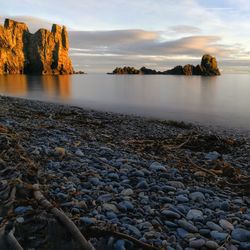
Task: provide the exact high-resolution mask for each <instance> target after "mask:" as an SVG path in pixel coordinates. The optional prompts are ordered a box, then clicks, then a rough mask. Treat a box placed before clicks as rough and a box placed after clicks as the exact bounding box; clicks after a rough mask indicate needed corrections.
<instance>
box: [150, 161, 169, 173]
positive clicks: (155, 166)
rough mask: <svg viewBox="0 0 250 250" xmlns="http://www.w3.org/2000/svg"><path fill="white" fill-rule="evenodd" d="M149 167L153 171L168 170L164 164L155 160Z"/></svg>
mask: <svg viewBox="0 0 250 250" xmlns="http://www.w3.org/2000/svg"><path fill="white" fill-rule="evenodd" d="M149 169H150V170H151V171H166V168H165V167H164V166H162V164H160V163H159V162H153V163H152V164H151V165H150V166H149Z"/></svg>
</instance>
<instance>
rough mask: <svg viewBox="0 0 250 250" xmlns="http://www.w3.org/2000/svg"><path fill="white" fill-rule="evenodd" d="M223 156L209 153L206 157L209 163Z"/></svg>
mask: <svg viewBox="0 0 250 250" xmlns="http://www.w3.org/2000/svg"><path fill="white" fill-rule="evenodd" d="M220 156H221V155H220V154H219V153H218V152H216V151H213V152H209V153H207V154H206V155H205V158H206V160H209V161H214V160H217V159H218V158H219V157H220Z"/></svg>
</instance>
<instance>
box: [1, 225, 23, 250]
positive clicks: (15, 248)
mask: <svg viewBox="0 0 250 250" xmlns="http://www.w3.org/2000/svg"><path fill="white" fill-rule="evenodd" d="M5 237H6V241H7V242H8V244H9V245H10V247H11V249H12V250H23V248H22V246H21V245H20V244H19V242H18V241H17V239H16V237H15V236H14V230H13V229H12V230H11V231H10V232H9V233H8V234H7V235H6V236H5Z"/></svg>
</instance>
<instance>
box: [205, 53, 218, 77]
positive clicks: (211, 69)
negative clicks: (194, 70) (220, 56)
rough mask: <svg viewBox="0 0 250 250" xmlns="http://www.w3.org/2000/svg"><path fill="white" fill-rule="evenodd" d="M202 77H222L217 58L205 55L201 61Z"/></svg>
mask: <svg viewBox="0 0 250 250" xmlns="http://www.w3.org/2000/svg"><path fill="white" fill-rule="evenodd" d="M201 71H202V75H205V76H213V75H220V70H219V69H218V65H217V61H216V58H215V57H213V56H210V55H204V56H203V57H202V59H201Z"/></svg>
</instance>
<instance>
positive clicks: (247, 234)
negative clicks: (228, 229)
mask: <svg viewBox="0 0 250 250" xmlns="http://www.w3.org/2000/svg"><path fill="white" fill-rule="evenodd" d="M232 239H233V240H238V241H240V242H247V241H249V242H250V231H248V230H246V229H243V228H236V229H234V230H233V231H232Z"/></svg>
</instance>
